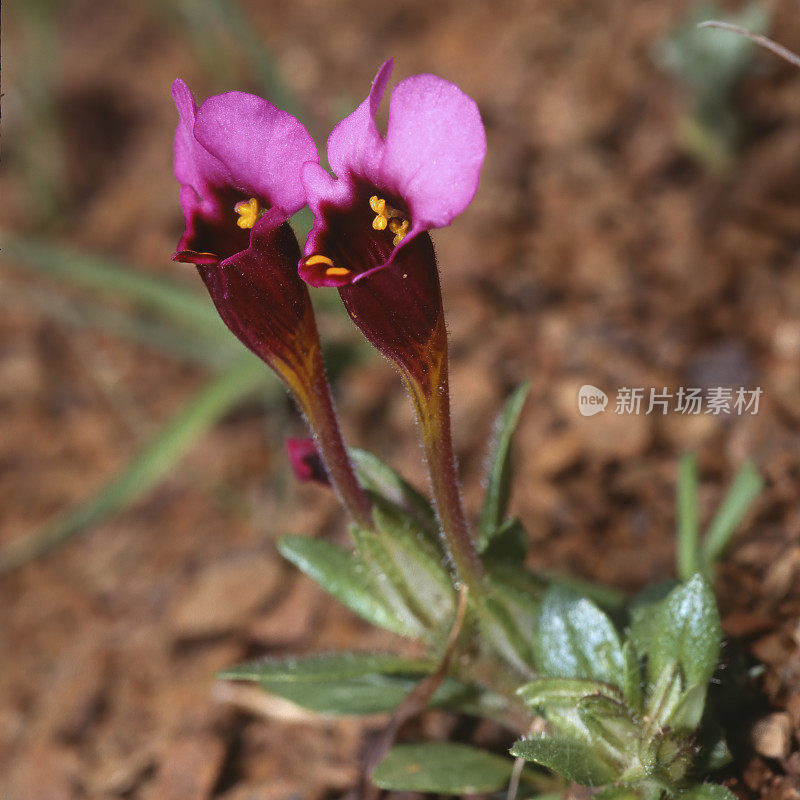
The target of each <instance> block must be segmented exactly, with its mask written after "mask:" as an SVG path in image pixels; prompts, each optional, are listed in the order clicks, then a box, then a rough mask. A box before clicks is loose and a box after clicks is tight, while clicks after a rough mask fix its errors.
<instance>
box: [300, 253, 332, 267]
mask: <svg viewBox="0 0 800 800" xmlns="http://www.w3.org/2000/svg"><path fill="white" fill-rule="evenodd" d="M317 264H327V265H328V266H329V267H332V266H333V261H332V260H331V259H330V258H328V256H322V255H314V256H309V257H308V258H307V259H306V266H308V267H316V266H317Z"/></svg>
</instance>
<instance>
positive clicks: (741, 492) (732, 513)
mask: <svg viewBox="0 0 800 800" xmlns="http://www.w3.org/2000/svg"><path fill="white" fill-rule="evenodd" d="M763 488H764V479H763V478H762V477H761V476H760V475H759V474H758V471H757V470H756V467H755V464H753V462H752V461H748V462H746V463H745V464H744V465H743V466H742V468H741V469H740V470H739V472H738V473H737V475H736V477H735V478H734V479H733V483H732V484H731V488H730V489H728V493H727V494H726V495H725V498H724V499H723V501H722V503H721V504H720V507H719V509H718V510H717V513H716V514H715V516H714V519H713V520H712V521H711V524H710V525H709V526H708V531H707V532H706V535H705V539H704V541H703V546H702V556H703V562H704V564H705V565H706V566H707V567H708V568H711V567H712V566H713V565H714V563H715V562H716V561H718V560H719V558H720V557H721V556H722V554H723V552H724V551H725V548H726V547H727V546H728V544H729V543H730V540H731V537H732V536H733V534H734V532H735V531H736V528H737V527H738V525H739V523H740V522H741V521H742V517H744V515H745V514H746V513H747V510H748V509H749V508H750V506H751V505H752V503H753V501H754V500H755V499H756V497H758V494H759V492H761V490H762V489H763Z"/></svg>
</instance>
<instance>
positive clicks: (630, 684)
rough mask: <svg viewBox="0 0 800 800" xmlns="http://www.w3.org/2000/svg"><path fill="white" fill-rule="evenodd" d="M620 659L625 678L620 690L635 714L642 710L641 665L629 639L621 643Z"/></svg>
mask: <svg viewBox="0 0 800 800" xmlns="http://www.w3.org/2000/svg"><path fill="white" fill-rule="evenodd" d="M622 661H623V664H624V669H625V679H624V681H623V684H622V691H623V694H624V696H625V703H626V704H627V705H628V707H629V708H631V709H632V710H633V711H635V712H636V713H637V714H638V713H640V712H641V710H642V701H643V697H642V688H643V687H642V666H641V664H640V663H639V657H638V656H637V655H636V650H635V648H634V646H633V644H632V643H631V641H630V639H629V640H627V641H626V642H625V644H623V645H622Z"/></svg>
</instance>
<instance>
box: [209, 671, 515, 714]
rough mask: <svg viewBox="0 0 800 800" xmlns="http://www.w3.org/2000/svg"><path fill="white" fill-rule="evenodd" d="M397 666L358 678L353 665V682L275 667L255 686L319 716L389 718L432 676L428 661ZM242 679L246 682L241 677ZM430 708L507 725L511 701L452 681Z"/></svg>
mask: <svg viewBox="0 0 800 800" xmlns="http://www.w3.org/2000/svg"><path fill="white" fill-rule="evenodd" d="M246 666H247V665H243V667H246ZM394 666H397V667H398V668H399V667H400V664H399V663H397V664H394V665H390V664H388V663H384V664H376V667H377V668H378V669H383V670H386V671H385V672H384V673H383V674H381V673H379V672H369V673H363V674H358V673H357V671H356V669H355V666H354V667H353V669H352V670H351V671H350V672H351V676H350V677H344V675H345V674H346V669H345V668H344V666H342V669H341V670H338V668H337V671H339V674H340V675H341V676H342V677H335V674H336V673H335V672H332V673H331V675H330V676H324V677H323V676H321V677H319V678H316V679H314V678H312V676H311V669H309V671H308V673H307V674H305V675H303V676H302V678H303V679H302V680H290V679H287V677H288V676H289V674H290V673H287V672H281V671H280V670H279V669H278V668H277V667H276V669H275V673H276V674H275V675H274V676H272V677H263V678H259V679H258V680H257V681H256V682H257V683H258V684H259V685H260V686H261V688H262V689H264V691H266V692H269V693H270V694H274V695H277V696H278V697H282V698H284V699H285V700H289V701H290V702H291V703H294V704H295V705H296V706H299V707H300V708H304V709H306V710H307V711H313V712H314V713H317V714H336V715H360V714H386V713H390V712H392V711H394V709H395V708H396V707H397V706H398V705H399V704H400V703H401V702H402V701H403V700H404V699H405V698H406V696H407V695H408V693H409V692H410V691H411V690H412V689H414V687H415V686H417V684H418V683H419V681H420V679H422V678H423V677H425V675H426V674H428V672H429V670H427V665H426V664H425V663H424V662H422V663H414V662H412V663H411V664H409V670H408V671H405V672H402V673H399V674H393V667H394ZM423 670H425V671H424V672H423ZM238 674H241V676H242V677H237V675H238ZM251 675H254V673H253V672H250V673H248V671H247V670H246V669H242V671H241V673H239V672H238V670H237V668H233V670H226V671H225V672H223V673H221V674H220V675H219V677H221V678H227V679H230V680H249V679H250V676H251ZM430 705H431V706H432V707H435V708H445V709H448V710H450V711H457V712H459V713H461V714H471V715H473V716H476V717H487V718H489V719H495V720H498V721H502V720H503V719H504V718H505V716H506V715H507V713H508V702H507V701H506V700H505V699H504V698H503V697H501V696H500V695H497V694H494V693H493V692H489V691H483V690H481V689H480V688H478V687H476V686H472V685H469V684H465V683H461V682H460V681H457V680H454V679H453V678H445V680H444V681H442V683H441V685H440V686H439V688H438V689H437V690H436V692H435V693H434V695H433V697H432V698H431V702H430Z"/></svg>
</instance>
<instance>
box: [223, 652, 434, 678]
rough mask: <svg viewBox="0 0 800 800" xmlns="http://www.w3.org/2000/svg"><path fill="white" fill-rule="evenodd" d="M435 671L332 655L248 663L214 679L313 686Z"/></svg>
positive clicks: (373, 656) (421, 664) (428, 666)
mask: <svg viewBox="0 0 800 800" xmlns="http://www.w3.org/2000/svg"><path fill="white" fill-rule="evenodd" d="M435 669H436V664H435V663H434V662H430V661H417V660H414V659H410V658H400V656H395V655H392V654H390V653H331V654H327V655H314V656H289V657H286V658H265V659H261V660H259V661H250V662H247V663H245V664H238V665H237V666H235V667H230V668H229V669H226V670H223V671H222V672H220V673H218V674H217V677H218V678H221V679H222V680H230V681H257V682H258V681H271V682H284V683H314V682H319V681H325V680H330V681H337V680H339V681H340V680H348V679H350V678H360V677H363V676H364V675H371V674H378V675H428V674H430V673H431V672H433V671H434V670H435Z"/></svg>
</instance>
